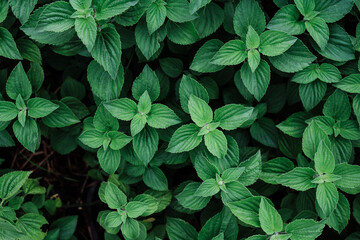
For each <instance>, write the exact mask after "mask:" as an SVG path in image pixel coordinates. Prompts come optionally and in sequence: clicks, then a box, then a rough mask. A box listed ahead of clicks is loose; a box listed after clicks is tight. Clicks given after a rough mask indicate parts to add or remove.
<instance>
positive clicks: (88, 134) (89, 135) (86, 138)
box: [79, 129, 105, 148]
mask: <svg viewBox="0 0 360 240" xmlns="http://www.w3.org/2000/svg"><path fill="white" fill-rule="evenodd" d="M79 140H80V141H81V142H82V143H83V144H85V145H86V146H89V147H91V148H99V147H101V146H102V144H103V142H104V140H105V136H104V133H102V132H100V131H98V130H95V129H90V130H86V131H84V132H83V133H82V134H81V135H80V136H79Z"/></svg>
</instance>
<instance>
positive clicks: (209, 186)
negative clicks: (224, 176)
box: [195, 179, 220, 197]
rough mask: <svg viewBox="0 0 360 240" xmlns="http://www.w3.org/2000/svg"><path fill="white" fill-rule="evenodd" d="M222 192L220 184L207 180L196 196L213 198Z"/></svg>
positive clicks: (213, 180)
mask: <svg viewBox="0 0 360 240" xmlns="http://www.w3.org/2000/svg"><path fill="white" fill-rule="evenodd" d="M219 191H220V188H219V185H218V183H217V182H216V181H215V179H207V180H205V181H204V182H203V183H201V185H200V186H199V188H198V189H197V190H196V192H195V195H196V196H201V197H211V196H213V195H215V194H217V193H218V192H219Z"/></svg>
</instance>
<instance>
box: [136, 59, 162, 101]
mask: <svg viewBox="0 0 360 240" xmlns="http://www.w3.org/2000/svg"><path fill="white" fill-rule="evenodd" d="M131 90H132V95H133V97H134V98H135V99H136V100H139V98H140V96H141V95H142V94H143V93H144V92H145V91H147V92H148V93H149V95H150V98H151V101H155V100H156V99H157V98H158V97H159V95H160V83H159V79H158V77H157V76H156V74H155V72H154V71H153V70H152V69H151V68H150V67H149V66H148V65H145V67H144V69H143V70H142V72H141V73H140V75H139V76H138V77H137V78H136V79H135V80H134V82H133V86H132V89H131Z"/></svg>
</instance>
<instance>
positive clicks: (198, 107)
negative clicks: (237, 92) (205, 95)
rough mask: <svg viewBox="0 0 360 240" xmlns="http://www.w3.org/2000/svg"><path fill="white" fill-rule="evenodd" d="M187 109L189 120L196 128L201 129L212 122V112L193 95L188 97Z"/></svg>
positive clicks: (203, 102) (202, 101)
mask: <svg viewBox="0 0 360 240" xmlns="http://www.w3.org/2000/svg"><path fill="white" fill-rule="evenodd" d="M188 108H189V112H190V116H191V119H192V120H193V122H194V123H196V125H197V126H199V127H203V126H205V125H207V124H208V123H211V122H212V120H213V111H212V109H211V108H210V107H209V105H208V104H207V103H206V102H205V101H204V100H202V99H201V98H198V97H196V96H194V95H191V96H190V99H189V103H188Z"/></svg>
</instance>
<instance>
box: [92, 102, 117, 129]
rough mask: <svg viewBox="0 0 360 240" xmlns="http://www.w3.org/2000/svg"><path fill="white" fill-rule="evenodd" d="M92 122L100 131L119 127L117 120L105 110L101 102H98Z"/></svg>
mask: <svg viewBox="0 0 360 240" xmlns="http://www.w3.org/2000/svg"><path fill="white" fill-rule="evenodd" d="M93 124H94V127H95V128H96V129H97V130H99V131H101V132H107V131H117V130H118V129H119V122H118V121H117V119H116V118H114V117H113V116H112V115H111V114H110V113H109V112H108V111H107V110H106V108H105V107H104V105H103V104H100V105H99V106H98V108H97V109H96V112H95V116H94V119H93Z"/></svg>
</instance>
